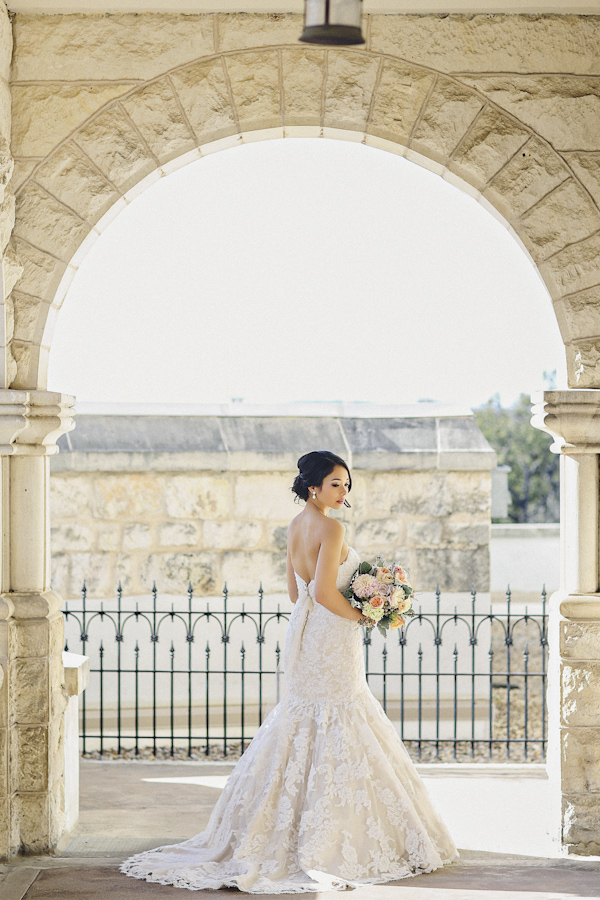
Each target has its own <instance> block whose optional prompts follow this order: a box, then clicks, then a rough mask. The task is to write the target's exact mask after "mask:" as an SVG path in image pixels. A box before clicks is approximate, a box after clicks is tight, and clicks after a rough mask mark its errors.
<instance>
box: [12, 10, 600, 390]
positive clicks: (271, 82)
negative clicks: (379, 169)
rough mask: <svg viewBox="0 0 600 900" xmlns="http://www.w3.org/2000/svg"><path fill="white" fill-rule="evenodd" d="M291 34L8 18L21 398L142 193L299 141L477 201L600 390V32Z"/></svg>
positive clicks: (497, 25)
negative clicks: (73, 300) (360, 151)
mask: <svg viewBox="0 0 600 900" xmlns="http://www.w3.org/2000/svg"><path fill="white" fill-rule="evenodd" d="M300 31H301V17H300V16H298V15H293V14H277V15H275V14H242V13H238V14H228V13H214V14H203V15H182V14H167V13H164V14H151V13H147V14H143V15H127V14H123V15H119V14H112V15H111V14H106V15H89V16H85V15H23V14H20V15H16V16H15V19H14V40H15V52H14V56H13V67H12V76H11V77H12V101H13V131H12V151H13V154H14V156H15V160H16V165H15V174H14V176H13V179H12V182H11V187H12V188H13V189H14V190H15V192H16V194H17V213H16V225H15V231H14V237H13V242H12V245H11V247H12V249H11V252H12V253H15V254H17V255H18V257H19V259H20V260H21V262H22V265H23V266H24V273H23V277H22V279H21V280H20V282H19V283H18V285H17V286H16V288H15V291H14V292H13V295H12V298H13V303H14V306H15V311H16V316H15V330H14V339H13V341H12V345H11V346H12V352H13V353H14V356H15V359H16V361H17V364H18V368H17V370H16V371H15V372H14V373H13V375H14V381H13V382H12V383H13V385H14V386H15V387H19V388H29V387H44V385H45V379H46V367H47V359H48V353H49V350H50V343H51V335H52V325H53V321H54V319H55V317H56V314H57V313H58V310H59V309H60V306H61V304H62V302H63V299H64V296H65V294H66V291H67V290H68V286H69V284H70V283H71V281H72V279H73V277H74V275H75V273H76V272H77V269H78V266H79V265H80V262H81V260H82V259H83V257H84V255H85V253H86V252H87V250H88V249H89V247H90V246H91V245H92V244H93V242H94V241H95V240H96V238H97V236H98V234H99V233H100V232H101V231H102V230H103V229H104V228H105V227H107V225H108V224H110V222H111V221H112V220H113V218H114V216H115V215H117V214H118V212H119V210H120V209H123V208H124V207H125V205H126V204H127V202H129V201H130V200H131V199H133V198H134V197H135V196H136V194H137V193H139V192H140V191H141V190H143V189H144V187H146V186H147V185H148V184H151V183H152V182H153V181H154V180H156V179H157V178H160V177H162V176H163V175H168V174H169V172H171V171H173V169H174V168H177V167H178V166H180V165H183V164H185V163H186V162H190V161H193V160H198V159H200V158H201V156H202V155H203V154H205V153H211V152H214V151H215V150H218V149H221V148H223V147H228V146H234V145H237V144H240V143H243V142H244V141H254V140H257V139H261V138H266V137H269V138H272V137H290V136H291V137H293V136H297V135H299V136H303V137H309V136H310V137H326V138H342V139H346V140H355V141H364V143H366V144H368V145H371V146H374V147H379V148H383V149H387V150H390V151H391V152H394V153H398V154H401V155H404V156H405V157H406V158H407V159H409V160H411V161H413V162H416V163H418V164H420V165H424V166H426V167H428V168H430V169H431V170H432V171H434V172H436V173H437V174H439V175H441V176H442V177H443V178H445V179H446V180H447V181H449V182H450V183H452V184H455V185H456V186H458V187H460V188H461V189H462V190H465V191H466V192H467V193H468V194H470V195H471V196H473V197H474V198H476V199H477V200H478V201H479V202H481V203H482V204H483V205H484V207H485V208H486V209H488V210H489V211H490V212H491V213H492V214H494V215H495V216H497V217H498V218H500V219H501V221H503V222H504V224H505V225H507V227H508V228H509V230H510V231H511V233H512V234H513V235H514V236H515V238H516V239H517V240H518V241H519V242H520V243H521V244H522V246H523V247H524V248H525V249H526V251H527V252H528V253H529V254H530V255H531V257H532V259H533V262H534V263H535V265H536V266H537V267H538V269H539V271H540V274H541V276H542V277H543V279H544V281H545V283H546V285H547V287H548V290H549V293H550V295H551V297H552V302H553V304H554V309H555V312H556V316H557V319H558V322H559V326H560V329H561V333H562V335H563V338H564V341H565V344H566V346H567V361H568V370H569V379H570V381H569V383H570V385H571V386H573V387H575V386H577V387H597V386H600V364H599V360H600V341H599V340H598V335H599V334H600V289H599V288H598V285H599V284H600V255H599V254H598V247H599V244H600V238H599V234H600V211H599V204H600V115H599V111H600V98H599V95H598V90H597V80H598V74H599V63H598V59H599V56H598V53H597V48H598V42H599V36H600V17H599V16H578V15H547V16H537V15H504V14H503V15H485V14H480V15H420V16H419V15H411V16H406V15H370V16H366V17H365V34H366V45H365V47H364V48H363V47H361V48H344V49H342V48H335V49H331V48H321V47H314V46H313V47H308V46H300V45H299V44H298V36H299V34H300ZM9 37H10V34H9V33H8V32H7V36H6V40H8V39H9ZM0 74H1V73H0ZM2 77H4V76H2ZM2 96H4V95H2ZM3 102H4V101H3ZM0 115H1V110H0ZM12 280H13V281H14V278H13V279H12ZM66 387H67V389H68V385H67V386H66Z"/></svg>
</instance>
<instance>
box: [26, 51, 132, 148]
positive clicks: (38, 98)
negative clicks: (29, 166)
mask: <svg viewBox="0 0 600 900" xmlns="http://www.w3.org/2000/svg"><path fill="white" fill-rule="evenodd" d="M107 55H108V57H109V58H110V54H107ZM44 77H45V78H47V77H48V76H47V74H46V75H45V76H44ZM86 77H87V76H86ZM129 90H131V85H130V84H115V83H111V84H103V85H89V84H61V85H58V84H14V85H13V87H12V97H13V107H12V111H13V112H12V152H13V155H14V156H37V157H40V156H46V155H47V154H48V153H50V151H51V150H53V149H54V148H55V147H56V145H57V144H60V142H61V141H64V140H65V138H67V137H68V136H69V135H70V134H71V133H72V132H73V131H74V130H75V129H76V128H78V127H79V126H80V125H83V123H84V122H85V121H86V120H87V119H88V118H89V117H90V116H91V115H92V114H93V113H95V112H97V111H98V110H99V109H101V108H102V107H103V106H105V105H106V104H107V103H110V101H111V100H113V99H114V98H115V97H120V96H121V95H122V94H124V93H126V92H127V91H129Z"/></svg>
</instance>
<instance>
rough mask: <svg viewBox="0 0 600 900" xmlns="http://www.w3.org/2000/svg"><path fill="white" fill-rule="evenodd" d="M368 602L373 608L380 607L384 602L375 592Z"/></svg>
mask: <svg viewBox="0 0 600 900" xmlns="http://www.w3.org/2000/svg"><path fill="white" fill-rule="evenodd" d="M369 603H370V604H371V606H372V607H373V609H381V607H382V606H383V604H384V599H383V597H381V596H380V595H379V594H375V596H374V597H371V599H370V600H369Z"/></svg>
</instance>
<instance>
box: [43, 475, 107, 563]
mask: <svg viewBox="0 0 600 900" xmlns="http://www.w3.org/2000/svg"><path fill="white" fill-rule="evenodd" d="M91 497H92V485H91V482H90V481H89V479H88V478H87V477H86V476H85V475H57V474H53V475H51V476H50V516H51V518H52V519H53V520H54V519H57V518H61V517H63V516H65V517H73V516H80V515H82V514H83V513H85V512H86V510H87V509H88V507H89V504H90V500H91ZM103 549H104V548H103Z"/></svg>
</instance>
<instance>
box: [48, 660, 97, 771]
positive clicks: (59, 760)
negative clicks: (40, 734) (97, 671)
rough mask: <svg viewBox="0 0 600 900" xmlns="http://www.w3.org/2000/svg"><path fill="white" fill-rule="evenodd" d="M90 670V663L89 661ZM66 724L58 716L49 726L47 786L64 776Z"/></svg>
mask: <svg viewBox="0 0 600 900" xmlns="http://www.w3.org/2000/svg"><path fill="white" fill-rule="evenodd" d="M88 668H89V661H88ZM78 743H79V741H78ZM64 760H65V748H64V722H63V717H62V716H57V717H56V718H55V719H54V720H53V721H52V722H51V723H50V724H49V725H48V760H47V766H48V780H47V784H48V785H49V786H52V785H54V784H56V782H57V781H58V780H60V779H61V778H62V776H63V774H64V768H65V766H64Z"/></svg>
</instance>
